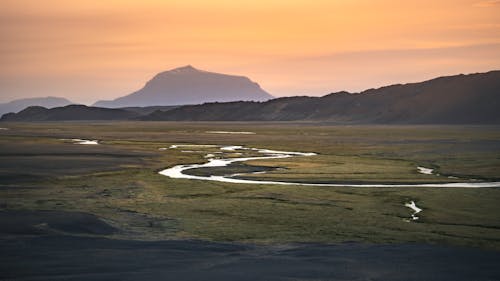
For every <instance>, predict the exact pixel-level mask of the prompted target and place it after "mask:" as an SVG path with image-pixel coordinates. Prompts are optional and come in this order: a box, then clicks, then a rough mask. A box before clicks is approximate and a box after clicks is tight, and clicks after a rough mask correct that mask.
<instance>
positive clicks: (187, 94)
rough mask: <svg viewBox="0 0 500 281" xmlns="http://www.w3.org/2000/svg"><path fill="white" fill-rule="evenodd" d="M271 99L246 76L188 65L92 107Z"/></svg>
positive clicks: (159, 75)
mask: <svg viewBox="0 0 500 281" xmlns="http://www.w3.org/2000/svg"><path fill="white" fill-rule="evenodd" d="M272 98H273V97H272V96H271V95H270V94H268V93H267V92H265V91H264V90H262V89H261V88H260V86H259V85H258V84H257V83H255V82H252V81H251V80H250V79H248V78H247V77H244V76H234V75H226V74H219V73H214V72H208V71H203V70H198V69H196V68H194V67H192V66H190V65H188V66H185V67H180V68H176V69H172V70H169V71H165V72H161V73H159V74H157V75H156V76H155V77H153V79H151V80H150V81H149V82H147V83H146V85H145V86H144V87H143V88H142V89H140V90H139V91H137V92H134V93H132V94H130V95H127V96H124V97H121V98H117V99H115V100H112V101H98V102H96V103H95V104H94V106H99V107H109V108H120V107H143V106H162V105H185V104H200V103H203V102H214V101H218V102H228V101H238V100H244V101H265V100H269V99H272Z"/></svg>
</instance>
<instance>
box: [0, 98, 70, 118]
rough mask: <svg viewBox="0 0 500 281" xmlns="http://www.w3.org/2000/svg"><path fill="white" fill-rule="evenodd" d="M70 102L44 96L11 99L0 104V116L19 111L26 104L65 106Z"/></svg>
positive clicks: (26, 105) (50, 106)
mask: <svg viewBox="0 0 500 281" xmlns="http://www.w3.org/2000/svg"><path fill="white" fill-rule="evenodd" d="M70 104H72V102H71V101H69V100H67V99H65V98H58V97H44V98H29V99H19V100H13V101H11V102H8V103H2V104H0V116H1V115H3V114H5V113H9V112H14V113H16V112H19V111H21V110H23V109H25V108H26V107H28V106H43V107H47V108H52V107H58V106H66V105H70Z"/></svg>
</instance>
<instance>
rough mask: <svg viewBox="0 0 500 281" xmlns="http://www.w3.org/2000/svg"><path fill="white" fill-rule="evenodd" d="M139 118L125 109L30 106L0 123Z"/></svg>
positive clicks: (79, 106) (136, 114) (8, 115)
mask: <svg viewBox="0 0 500 281" xmlns="http://www.w3.org/2000/svg"><path fill="white" fill-rule="evenodd" d="M137 116H139V114H138V113H135V112H132V111H127V110H123V109H110V108H99V107H88V106H85V105H68V106H64V107H56V108H51V109H48V108H45V107H41V106H30V107H28V108H26V109H24V110H22V111H21V112H19V113H8V114H5V115H3V116H2V118H1V119H0V121H15V122H20V121H21V122H30V121H77V120H78V121H83V120H128V119H134V118H136V117H137Z"/></svg>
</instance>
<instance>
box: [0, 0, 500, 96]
mask: <svg viewBox="0 0 500 281" xmlns="http://www.w3.org/2000/svg"><path fill="white" fill-rule="evenodd" d="M0 2H1V9H0V42H1V43H0V102H5V101H9V100H13V99H18V98H27V97H39V96H61V97H66V98H69V99H70V100H72V101H74V102H77V103H85V104H91V103H93V102H95V101H96V100H100V99H113V98H116V97H120V96H124V95H126V94H129V93H132V92H134V91H136V90H138V89H140V88H141V87H142V86H143V85H144V84H145V83H146V82H147V81H148V80H149V79H151V78H152V77H153V76H154V75H155V74H156V73H158V72H162V71H165V70H169V69H173V68H176V67H180V66H184V65H193V66H194V67H196V68H198V69H202V70H207V71H213V72H219V73H225V74H235V75H244V76H247V77H249V78H250V79H252V80H253V81H255V82H257V83H259V84H260V85H261V87H262V88H263V89H265V90H266V91H268V92H269V93H271V94H272V95H274V96H294V95H311V96H321V95H325V94H328V93H331V92H336V91H341V90H348V91H351V92H358V91H362V90H365V89H368V88H376V87H380V86H384V85H389V84H395V83H408V82H418V81H423V80H427V79H431V78H434V77H437V76H443V75H455V74H460V73H475V72H486V71H489V70H495V69H496V70H498V69H500V0H432V1H430V0H420V1H401V0H371V1H370V0H325V1H323V0H283V1H282V0H265V1H259V0H248V1H247V0H241V1H238V0H211V1H201V0H179V1H169V0H164V1H160V0H140V1H132V0H107V1H106V0H84V1H81V0H72V1H67V0H44V1H38V0H0Z"/></svg>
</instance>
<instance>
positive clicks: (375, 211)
mask: <svg viewBox="0 0 500 281" xmlns="http://www.w3.org/2000/svg"><path fill="white" fill-rule="evenodd" d="M2 127H3V128H6V129H5V130H1V131H0V218H1V220H0V224H2V225H1V229H2V233H1V237H0V247H1V250H2V251H1V252H2V254H1V257H0V258H1V260H2V261H3V265H2V266H3V268H2V269H1V271H2V274H0V279H2V278H3V279H5V278H7V279H14V277H16V276H18V277H19V279H23V278H24V279H23V280H30V278H34V277H33V276H34V272H38V273H40V272H42V273H43V272H44V273H45V274H46V275H43V274H42V275H41V276H45V277H44V278H46V279H51V280H53V279H55V277H58V278H62V279H64V278H65V277H68V278H67V279H75V280H78V279H99V278H101V279H105V278H106V275H105V274H104V273H103V272H104V271H105V272H109V274H110V275H108V277H109V276H111V277H113V278H114V277H117V276H118V277H119V279H122V278H121V277H124V276H125V275H124V274H125V273H124V271H123V270H126V269H125V268H124V267H120V266H118V265H117V264H114V263H113V262H110V263H103V262H102V260H103V259H105V258H106V257H113V258H116V257H120V259H121V261H122V262H123V264H132V263H134V261H136V259H141V260H145V264H144V267H141V266H138V267H137V268H132V269H130V271H131V272H132V273H130V275H129V276H130V278H131V279H135V278H132V277H133V276H136V277H137V275H134V274H144V277H145V279H147V278H146V277H148V276H147V274H151V278H150V279H151V280H153V279H155V277H157V276H161V275H162V274H167V273H168V274H174V273H175V272H177V273H175V274H178V275H177V276H185V277H186V278H185V279H186V280H189V279H193V278H195V276H191V277H193V278H189V276H190V275H186V274H187V272H193V268H199V269H200V270H204V271H206V272H208V274H207V275H206V277H207V279H209V277H210V276H215V277H218V276H219V277H221V278H218V279H223V278H222V277H223V276H226V277H227V278H226V277H225V278H226V279H228V280H229V279H230V278H232V277H235V276H236V278H237V279H242V278H243V277H245V276H248V278H249V280H250V279H252V278H250V277H252V276H253V277H256V278H257V279H259V278H261V277H263V276H265V275H267V276H276V278H273V279H278V280H279V278H278V277H280V278H282V277H283V278H285V277H290V275H287V274H286V272H292V273H291V274H292V275H293V276H296V277H297V276H298V277H300V278H302V279H308V278H309V279H310V278H313V277H314V278H317V279H321V278H323V279H333V280H336V279H338V280H343V279H348V280H352V279H362V280H364V279H369V278H372V279H376V278H380V279H383V280H400V279H402V278H400V277H402V276H403V275H405V276H407V277H408V278H405V279H407V280H422V279H425V280H432V278H430V277H431V276H437V277H436V278H435V280H460V278H462V280H470V279H474V278H466V277H470V276H471V275H470V274H475V276H476V277H477V278H475V279H476V280H492V279H495V278H497V279H498V278H499V276H500V273H499V272H498V270H495V269H493V266H492V264H493V263H494V261H498V257H499V256H498V253H499V252H498V250H499V249H500V217H499V215H498V214H499V213H500V212H499V211H500V209H499V208H500V207H499V206H500V205H499V204H498V202H499V200H500V190H499V189H498V188H457V187H415V186H414V187H412V186H404V185H406V184H408V185H410V184H415V183H418V184H422V183H435V184H441V183H447V182H457V183H471V182H474V183H476V182H483V181H485V182H486V181H487V182H494V181H500V174H499V171H500V128H499V127H492V126H485V127H482V126H474V127H472V126H469V127H462V126H335V125H330V124H313V123H234V122H233V123H230V122H227V123H224V122H220V123H203V122H200V123H180V122H179V123H175V122H109V123H106V122H98V123H85V122H75V123H3V124H2ZM214 132H216V133H214ZM238 132H244V133H238ZM75 139H78V140H80V143H79V142H77V141H75ZM85 140H88V141H90V143H89V142H87V143H86V144H81V142H82V141H85ZM96 143H97V144H96ZM200 145H201V146H200ZM207 145H208V146H207ZM173 146H174V147H175V148H173ZM223 146H245V147H257V148H262V149H270V150H280V151H300V152H305V153H315V154H317V155H315V156H311V157H293V158H283V159H262V160H253V161H249V162H246V163H244V164H239V165H229V166H226V167H214V168H209V169H204V170H203V169H200V170H199V171H197V170H192V171H191V172H192V173H195V174H198V175H206V174H219V175H226V174H234V173H239V174H243V175H240V176H239V177H241V178H245V179H253V180H267V181H293V182H303V183H340V184H345V185H349V184H379V183H392V184H399V185H402V186H403V187H347V186H334V187H332V186H293V185H291V186H280V185H272V184H245V183H242V184H236V183H227V182H216V181H199V180H189V179H173V178H169V177H166V176H163V175H160V174H159V173H158V172H159V171H161V170H163V169H165V168H169V167H173V166H175V165H179V164H193V163H205V162H207V158H206V156H207V155H208V154H212V155H214V156H213V157H225V158H227V157H229V158H236V157H241V155H239V154H238V153H241V151H237V150H236V151H231V150H229V151H223V154H222V155H219V156H217V155H218V154H217V153H220V147H223ZM248 153H254V152H248ZM419 167H420V168H422V167H424V168H425V169H427V170H425V171H426V173H422V172H421V171H422V169H419ZM429 169H432V171H433V172H432V173H431V172H429ZM252 172H260V173H252ZM262 172H265V173H262ZM411 202H414V204H416V205H415V206H418V208H421V209H422V211H421V212H420V213H418V220H412V215H413V214H414V210H412V209H411V208H409V207H407V206H405V205H408V204H410V203H411ZM61 214H62V215H61ZM68 217H69V218H71V219H65V218H68ZM8 218H11V219H8ZM68 221H80V222H81V223H79V224H78V225H79V226H80V227H76V228H75V226H74V225H72V224H71V223H69V222H68ZM82 226H86V227H82ZM186 239H187V240H186ZM192 239H195V240H192ZM166 240H167V241H166ZM229 242H231V243H229ZM346 242H347V244H346ZM57 243H60V244H57ZM228 243H229V244H228ZM241 243H243V244H241ZM300 243H312V244H300ZM318 243H319V244H318ZM77 244H81V245H88V249H84V248H83V246H82V249H80V248H79V247H80V246H75V245H77ZM19 245H24V246H22V247H19ZM58 245H59V246H58ZM103 245H105V246H103ZM72 247H76V248H74V249H73V250H72V251H71V250H70V249H71V248H72ZM103 247H104V248H105V250H103ZM178 247H181V248H178ZM152 248H155V249H156V248H158V249H159V250H157V251H156V250H155V251H153V250H151V249H152ZM207 248H208V249H210V251H208V252H204V249H205V250H206V249H207ZM15 249H19V250H17V251H16V250H15ZM141 249H143V250H141ZM148 249H149V250H148ZM339 249H340V250H339ZM83 253H86V254H83ZM196 253H202V254H200V255H199V256H197V255H196ZM177 254H178V256H175V255H177ZM205 254H206V256H205ZM129 255H132V256H129ZM10 256H14V257H15V258H14V259H10V260H9V259H8V257H10ZM48 256H50V257H52V258H50V259H46V258H44V257H48ZM172 256H175V257H179V258H180V260H182V259H183V258H186V259H189V257H193V259H192V260H190V261H187V260H182V261H181V262H179V264H183V266H185V267H183V266H180V267H178V268H177V267H175V268H170V269H165V270H163V269H162V268H165V266H166V265H167V264H168V265H170V266H173V265H175V264H176V263H175V258H173V259H169V258H168V257H172ZM424 256H425V257H426V258H427V259H424V258H423V257H424ZM377 257H379V258H377ZM445 257H446V258H445ZM479 257H484V260H481V259H479ZM155 259H158V261H157V262H154V260H155ZM438 260H445V261H448V263H447V264H448V265H449V267H446V264H445V263H444V262H443V264H441V265H439V263H438ZM21 261H25V262H26V264H25V265H26V266H21ZM91 261H94V262H95V264H94V263H93V262H91ZM99 261H101V262H99ZM146 261H147V263H148V264H151V267H147V268H146ZM207 261H213V263H211V264H209V265H207V264H206V262H207ZM267 261H269V262H271V261H272V263H273V264H274V265H275V266H274V267H273V268H268V267H267ZM298 261H300V264H299V263H298ZM395 261H400V263H397V265H398V266H397V268H398V269H397V270H396V269H394V268H388V265H389V264H391V265H392V264H394V262H395ZM290 262H291V264H292V265H293V267H288V266H285V265H284V264H285V263H287V264H288V263H290ZM373 262H378V263H375V264H373V265H372V266H370V264H372V263H373ZM79 263H81V264H82V265H81V266H76V265H75V264H79ZM83 264H85V265H83ZM101 264H102V268H104V269H105V270H104V271H99V270H100V269H99V268H100V267H99V266H100V265H101ZM464 265H469V267H467V266H464ZM72 266H75V267H74V268H73V267H72ZM26 268H28V269H29V270H24V269H26ZM63 268H65V269H67V271H64V270H63ZM231 268H234V271H232V269H231ZM255 268H259V269H261V270H255ZM327 268H331V270H328V269H327ZM353 268H354V269H355V270H353ZM360 268H362V269H363V270H360ZM115 269H116V271H115ZM148 269H150V270H148ZM236 269H238V270H236ZM295 269H296V270H297V272H295V271H294V270H295ZM300 269H303V272H307V274H305V275H304V276H299V275H300V274H299V273H298V272H299V271H300ZM30 270H31V271H30ZM176 270H178V271H176ZM58 272H62V273H60V274H59V275H57V274H58ZM85 272H86V273H88V274H89V275H81V274H83V273H85ZM99 272H100V273H99ZM245 272H254V273H255V274H257V275H251V274H249V275H245V274H244V273H245ZM259 272H260V273H259ZM293 272H295V273H293ZM314 272H316V273H317V274H318V275H314V274H313V273H314ZM436 272H442V273H443V274H445V275H435V274H436ZM226 273H227V274H226ZM30 274H31V275H30ZM65 274H66V275H65ZM92 274H96V275H92ZM157 274H159V275H157ZM192 274H195V273H192ZM210 274H213V275H210ZM231 274H236V275H231ZM238 274H239V275H238ZM258 274H262V275H258ZM356 274H358V275H356ZM419 274H422V275H419ZM432 274H434V275H432ZM313 275H314V276H313ZM204 276H205V275H204ZM315 276H316V277H315ZM94 277H95V278H94ZM201 277H203V276H201ZM239 277H242V278H239ZM422 277H425V278H422ZM438 277H442V278H438ZM458 277H460V278H458ZM245 278H246V277H245ZM300 278H299V279H300ZM412 278H413V279H412ZM42 279H43V278H42ZM195 279H198V278H195ZM243 279H244V278H243ZM177 280H182V278H177ZM252 280H255V278H253V279H252Z"/></svg>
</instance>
